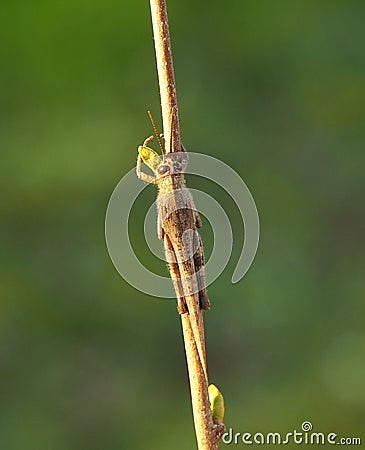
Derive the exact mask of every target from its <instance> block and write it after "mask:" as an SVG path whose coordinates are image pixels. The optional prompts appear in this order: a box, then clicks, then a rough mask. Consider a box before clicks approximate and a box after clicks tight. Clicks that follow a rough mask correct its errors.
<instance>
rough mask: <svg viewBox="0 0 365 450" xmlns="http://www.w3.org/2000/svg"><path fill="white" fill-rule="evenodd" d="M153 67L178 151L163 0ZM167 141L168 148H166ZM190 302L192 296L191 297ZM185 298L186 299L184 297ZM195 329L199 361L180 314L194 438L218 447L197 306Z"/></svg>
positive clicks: (154, 5)
mask: <svg viewBox="0 0 365 450" xmlns="http://www.w3.org/2000/svg"><path fill="white" fill-rule="evenodd" d="M150 5H151V15H152V24H153V33H154V40H155V49H156V61H157V71H158V79H159V86H160V97H161V107H162V119H163V131H164V137H165V147H166V152H167V153H168V152H170V151H172V152H179V151H181V141H180V127H179V116H178V107H177V98H176V87H175V78H174V68H173V61H172V52H171V42H170V33H169V26H168V20H167V12H166V2H165V0H150ZM170 143H171V148H170ZM191 300H192V302H193V301H194V298H192V299H191ZM187 301H188V302H189V300H188V299H187ZM198 314H199V319H198V323H199V329H200V336H202V341H203V349H204V350H203V353H204V357H203V361H202V359H201V355H200V353H199V347H198V344H197V342H196V340H195V334H194V330H193V328H192V324H191V321H190V318H189V314H188V313H185V314H182V315H181V323H182V329H183V335H184V343H185V353H186V359H187V366H188V372H189V381H190V392H191V400H192V408H193V415H194V424H195V432H196V439H197V442H198V449H199V450H218V446H219V439H220V434H219V433H218V432H217V427H216V425H214V422H213V418H212V414H211V411H210V403H209V396H208V375H207V371H206V363H205V342H204V322H203V314H202V311H201V310H200V309H199V312H198Z"/></svg>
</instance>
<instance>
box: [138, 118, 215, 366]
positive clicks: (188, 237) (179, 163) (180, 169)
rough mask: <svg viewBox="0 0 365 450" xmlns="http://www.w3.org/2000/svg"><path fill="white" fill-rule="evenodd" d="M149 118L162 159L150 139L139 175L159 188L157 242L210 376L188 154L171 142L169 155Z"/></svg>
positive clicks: (200, 254)
mask: <svg viewBox="0 0 365 450" xmlns="http://www.w3.org/2000/svg"><path fill="white" fill-rule="evenodd" d="M148 114H149V116H150V119H151V122H152V125H153V128H154V131H155V134H156V137H157V140H158V142H159V145H160V148H161V151H162V156H160V155H158V154H157V153H156V152H155V151H154V150H153V149H151V148H150V147H148V144H149V143H150V142H151V141H152V140H153V136H150V137H148V138H147V139H146V140H145V141H144V143H143V145H141V146H139V147H138V159H137V166H136V173H137V177H138V178H139V179H140V180H142V181H145V182H146V183H152V184H155V185H157V187H158V195H157V234H158V238H159V239H160V240H163V242H164V249H165V258H166V262H167V266H168V269H169V271H170V275H171V279H172V282H173V285H174V289H175V292H176V297H177V302H178V304H177V309H178V312H179V313H180V314H186V313H188V314H189V319H190V323H191V327H192V330H193V333H194V337H195V342H196V345H197V349H198V353H199V356H200V360H201V363H202V367H203V370H204V372H205V374H207V372H206V356H205V345H204V335H203V333H204V332H203V326H201V325H202V314H201V310H202V309H204V310H207V309H209V308H210V302H209V300H208V297H207V291H206V281H205V266H204V253H203V246H202V242H201V239H200V236H199V234H198V232H197V228H200V227H201V226H202V222H201V219H200V216H199V213H198V211H197V210H196V207H195V205H194V202H193V199H192V196H191V194H190V192H189V191H188V189H187V188H186V187H185V177H184V172H185V170H186V167H187V164H188V153H187V152H186V150H185V149H184V148H183V146H182V151H181V152H172V142H170V152H169V153H166V152H165V150H164V147H163V145H162V142H161V136H162V135H159V134H158V132H157V128H156V125H155V122H154V120H153V118H152V115H151V113H150V112H149V111H148ZM174 116H175V115H173V118H174ZM175 117H176V116H175ZM171 141H172V139H171ZM142 163H145V165H146V166H147V167H149V168H150V169H151V170H152V172H153V174H154V175H153V176H152V175H149V174H147V173H144V172H142Z"/></svg>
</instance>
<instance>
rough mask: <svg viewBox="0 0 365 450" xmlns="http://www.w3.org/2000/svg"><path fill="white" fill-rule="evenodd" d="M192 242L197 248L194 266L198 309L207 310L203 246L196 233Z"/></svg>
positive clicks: (208, 302) (208, 306)
mask: <svg viewBox="0 0 365 450" xmlns="http://www.w3.org/2000/svg"><path fill="white" fill-rule="evenodd" d="M194 240H195V242H194V248H197V251H196V252H195V254H194V266H195V273H196V274H197V278H198V287H199V304H200V309H206V310H207V309H210V301H209V299H208V296H207V289H206V281H205V265H204V252H203V245H202V241H201V239H200V236H199V234H198V232H195V233H194Z"/></svg>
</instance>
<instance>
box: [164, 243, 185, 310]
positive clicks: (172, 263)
mask: <svg viewBox="0 0 365 450" xmlns="http://www.w3.org/2000/svg"><path fill="white" fill-rule="evenodd" d="M164 244H165V257H166V261H167V266H168V268H169V271H170V275H171V279H172V283H173V285H174V288H175V292H176V297H177V310H178V312H179V314H185V313H187V312H188V308H187V306H186V303H185V298H184V291H183V288H182V284H181V276H180V271H179V265H178V263H177V262H176V261H177V259H176V255H175V252H174V248H173V246H172V244H171V240H170V238H169V237H168V235H167V234H165V237H164Z"/></svg>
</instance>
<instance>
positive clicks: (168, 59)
mask: <svg viewBox="0 0 365 450" xmlns="http://www.w3.org/2000/svg"><path fill="white" fill-rule="evenodd" d="M150 5H151V16H152V26H153V35H154V39H155V50H156V62H157V72H158V80H159V85H160V97H161V108H162V121H163V133H164V137H165V143H166V144H165V145H166V153H168V152H170V142H171V143H172V145H171V147H172V151H173V152H180V151H181V143H180V125H179V111H178V107H177V98H176V87H175V76H174V66H173V61H172V52H171V41H170V32H169V24H168V19H167V11H166V2H165V0H150ZM174 116H175V117H174ZM171 137H172V139H171Z"/></svg>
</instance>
